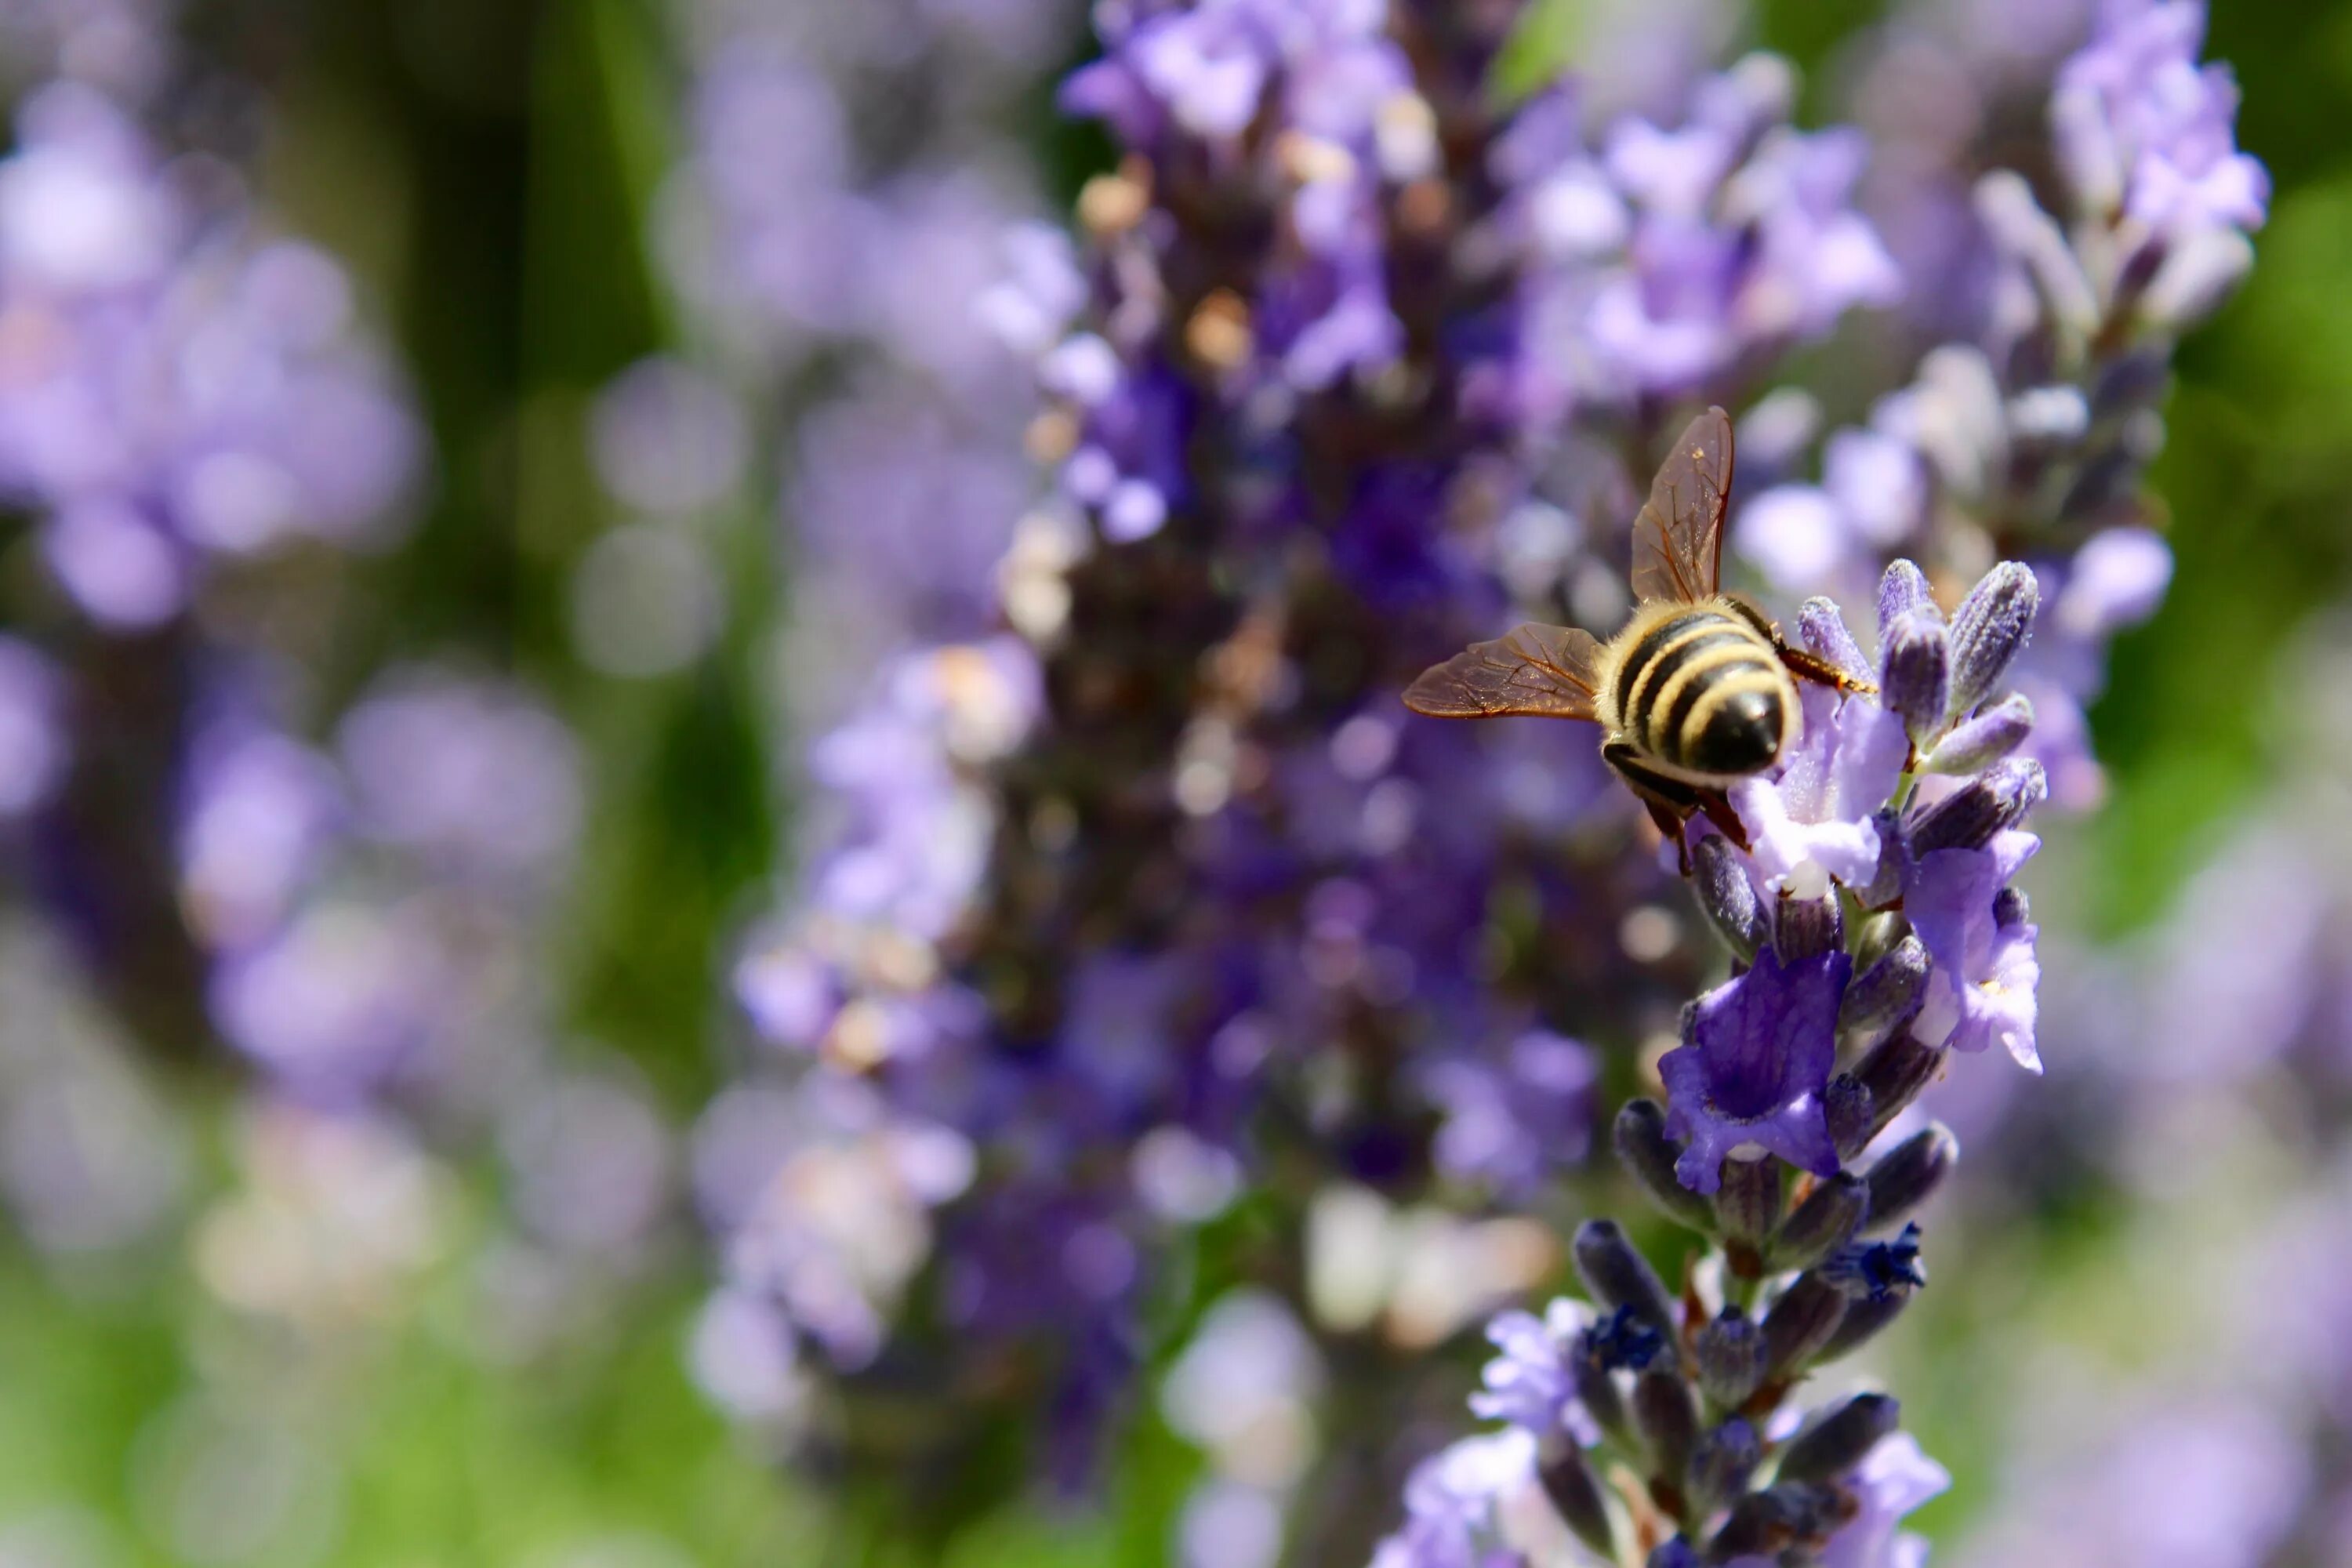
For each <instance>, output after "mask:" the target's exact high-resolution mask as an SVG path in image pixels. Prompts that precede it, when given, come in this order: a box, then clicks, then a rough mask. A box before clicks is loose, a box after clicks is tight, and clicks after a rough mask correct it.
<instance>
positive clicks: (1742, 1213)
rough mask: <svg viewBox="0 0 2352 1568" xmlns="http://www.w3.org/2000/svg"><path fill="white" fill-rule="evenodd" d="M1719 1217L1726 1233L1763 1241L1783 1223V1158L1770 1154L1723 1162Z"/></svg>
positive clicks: (1717, 1200) (1717, 1194)
mask: <svg viewBox="0 0 2352 1568" xmlns="http://www.w3.org/2000/svg"><path fill="white" fill-rule="evenodd" d="M1715 1217H1716V1220H1717V1223H1718V1224H1719V1225H1721V1226H1723V1230H1724V1234H1725V1235H1727V1236H1729V1237H1735V1238H1737V1239H1738V1240H1740V1241H1746V1242H1759V1241H1761V1240H1763V1239H1764V1238H1765V1237H1768V1236H1769V1235H1771V1234H1772V1227H1773V1226H1776V1225H1778V1224H1780V1161H1778V1160H1776V1159H1774V1158H1773V1157H1772V1156H1770V1155H1769V1154H1768V1155H1766V1156H1765V1157H1764V1158H1762V1159H1760V1160H1738V1159H1730V1160H1726V1161H1724V1163H1723V1184H1722V1185H1721V1186H1719V1187H1717V1189H1716V1190H1715Z"/></svg>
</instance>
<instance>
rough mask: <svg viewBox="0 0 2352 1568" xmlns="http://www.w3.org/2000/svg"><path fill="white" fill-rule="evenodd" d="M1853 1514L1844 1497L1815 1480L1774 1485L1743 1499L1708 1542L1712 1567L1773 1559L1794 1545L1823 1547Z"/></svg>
mask: <svg viewBox="0 0 2352 1568" xmlns="http://www.w3.org/2000/svg"><path fill="white" fill-rule="evenodd" d="M1850 1511H1851V1505H1850V1504H1849V1503H1848V1501H1847V1500H1846V1497H1845V1495H1844V1494H1843V1492H1841V1491H1839V1490H1838V1489H1836V1488H1834V1487H1826V1486H1822V1485H1821V1484H1820V1483H1818V1482H1813V1481H1791V1482H1788V1483H1785V1484H1783V1483H1780V1482H1777V1481H1776V1482H1774V1483H1773V1485H1772V1486H1770V1487H1769V1488H1768V1489H1765V1490H1763V1491H1760V1492H1750V1493H1748V1495H1747V1496H1746V1497H1744V1498H1741V1499H1740V1500H1739V1501H1738V1505H1737V1506H1735V1507H1734V1508H1733V1509H1732V1510H1731V1517H1730V1518H1729V1519H1727V1520H1726V1521H1724V1522H1723V1528H1722V1529H1721V1530H1718V1531H1716V1532H1715V1539H1714V1540H1713V1541H1711V1542H1708V1543H1707V1552H1706V1560H1707V1561H1708V1562H1710V1563H1737V1562H1745V1561H1746V1560H1748V1558H1751V1557H1768V1558H1769V1557H1773V1556H1776V1555H1778V1554H1779V1553H1780V1552H1782V1551H1784V1550H1786V1549H1788V1548H1790V1547H1797V1548H1807V1547H1818V1546H1820V1545H1822V1544H1823V1543H1824V1542H1827V1541H1828V1539H1829V1536H1830V1534H1831V1532H1832V1531H1834V1530H1835V1529H1836V1528H1837V1527H1838V1526H1839V1525H1840V1524H1842V1523H1843V1522H1844V1521H1845V1518H1846V1516H1847V1514H1848V1513H1849V1512H1850Z"/></svg>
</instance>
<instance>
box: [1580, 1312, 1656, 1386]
mask: <svg viewBox="0 0 2352 1568" xmlns="http://www.w3.org/2000/svg"><path fill="white" fill-rule="evenodd" d="M1665 1348H1666V1336H1665V1334H1664V1331H1661V1330H1659V1329H1658V1328H1657V1327H1656V1326H1655V1325H1654V1324H1653V1323H1651V1322H1650V1321H1648V1320H1647V1319H1645V1318H1643V1316H1642V1315H1641V1314H1640V1313H1639V1312H1636V1311H1635V1310H1633V1309H1632V1308H1631V1307H1620V1308H1618V1309H1617V1310H1615V1311H1613V1312H1612V1313H1610V1314H1609V1315H1608V1316H1607V1317H1605V1318H1603V1319H1601V1321H1599V1322H1597V1323H1595V1324H1593V1325H1592V1327H1591V1328H1589V1329H1587V1330H1586V1331H1584V1359H1585V1360H1587V1361H1589V1362H1591V1363H1592V1364H1593V1365H1595V1366H1597V1367H1599V1368H1601V1371H1603V1372H1639V1371H1641V1370H1642V1369H1643V1367H1646V1366H1648V1365H1649V1364H1650V1363H1652V1362H1654V1361H1655V1360H1657V1359H1658V1357H1659V1356H1660V1355H1662V1354H1663V1353H1664V1352H1665Z"/></svg>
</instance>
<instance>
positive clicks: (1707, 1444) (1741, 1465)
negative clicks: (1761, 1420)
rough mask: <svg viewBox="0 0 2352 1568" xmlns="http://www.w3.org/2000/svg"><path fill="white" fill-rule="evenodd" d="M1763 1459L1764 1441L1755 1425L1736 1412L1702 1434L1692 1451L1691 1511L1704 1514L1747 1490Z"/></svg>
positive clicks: (1696, 1514)
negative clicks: (1749, 1423) (1721, 1423)
mask: <svg viewBox="0 0 2352 1568" xmlns="http://www.w3.org/2000/svg"><path fill="white" fill-rule="evenodd" d="M1763 1462H1764V1444H1763V1441H1762V1439H1760V1438H1759V1437H1758V1436H1756V1428H1755V1427H1753V1426H1749V1425H1748V1423H1747V1422H1745V1421H1743V1420H1741V1419H1740V1418H1739V1417H1738V1416H1737V1415H1735V1416H1733V1417H1731V1419H1729V1420H1728V1421H1726V1422H1725V1423H1723V1425H1721V1426H1717V1427H1715V1428H1713V1429H1712V1430H1710V1431H1707V1432H1705V1433H1702V1434H1701V1435H1700V1436H1699V1440H1698V1446H1697V1447H1696V1448H1695V1449H1693V1450H1692V1453H1691V1512H1692V1513H1693V1515H1695V1516H1698V1517H1704V1516H1705V1515H1707V1514H1710V1513H1713V1512H1714V1511H1715V1510H1717V1509H1718V1508H1721V1507H1723V1506H1724V1505H1726V1504H1727V1503H1729V1502H1730V1501H1731V1500H1733V1499H1735V1498H1737V1497H1738V1496H1739V1495H1740V1494H1741V1493H1743V1492H1745V1491H1746V1490H1747V1489H1748V1482H1749V1481H1750V1480H1752V1479H1755V1476H1756V1467H1758V1466H1759V1465H1760V1464H1762V1463H1763Z"/></svg>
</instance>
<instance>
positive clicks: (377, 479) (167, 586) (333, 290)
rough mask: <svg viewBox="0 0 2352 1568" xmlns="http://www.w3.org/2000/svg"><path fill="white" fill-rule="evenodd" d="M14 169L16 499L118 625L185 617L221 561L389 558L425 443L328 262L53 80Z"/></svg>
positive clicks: (2, 256)
mask: <svg viewBox="0 0 2352 1568" xmlns="http://www.w3.org/2000/svg"><path fill="white" fill-rule="evenodd" d="M19 124H20V142H19V146H18V148H17V150H16V152H15V153H12V154H11V155H10V157H9V158H8V159H7V160H6V161H5V164H0V301H5V310H7V311H8V312H9V313H10V315H11V318H12V319H13V320H16V321H18V322H19V323H20V327H21V329H22V331H21V334H20V336H19V337H18V338H17V339H16V342H17V343H18V345H19V346H18V348H17V350H16V358H15V359H14V361H12V364H11V368H10V373H9V374H8V375H7V376H6V378H5V389H0V489H5V491H6V492H7V493H9V494H10V495H11V496H13V497H14V498H15V499H16V500H18V501H19V502H20V503H22V504H25V505H27V506H30V507H32V508H34V509H36V510H38V511H39V512H40V513H42V514H43V516H44V517H45V519H46V527H45V531H44V547H45V550H46V552H47V558H48V562H49V564H50V566H51V568H52V570H53V571H54V572H55V573H56V574H57V575H58V579H59V581H60V582H61V583H62V584H64V585H65V587H66V588H67V590H68V592H69V593H70V594H72V595H73V596H74V597H75V599H76V600H77V601H79V604H80V605H81V606H82V607H83V608H84V609H85V610H87V611H88V612H89V614H90V615H91V616H94V617H95V618H97V619H98V620H100V621H101V622H103V623H105V624H107V625H110V626H149V625H152V624H154V623H156V622H158V621H161V620H163V619H165V618H167V617H168V616H172V615H173V614H174V613H176V612H177V610H178V609H179V608H180V607H181V605H183V604H184V602H185V601H186V599H187V597H188V595H190V594H191V593H192V592H193V591H194V586H195V584H196V583H197V582H198V581H199V580H200V579H201V577H202V576H203V574H204V563H205V560H206V559H207V558H208V557H211V556H216V555H217V556H238V555H250V554H254V553H257V552H263V551H266V550H269V549H273V548H277V547H278V546H280V545H281V544H283V543H284V542H286V541H288V540H289V539H290V538H294V537H298V536H301V535H309V536H311V537H314V538H320V539H324V540H327V541H329V542H333V543H337V544H344V545H351V544H362V543H368V542H375V541H378V540H381V538H382V537H383V532H384V529H385V525H386V524H387V523H388V522H390V521H394V511H395V509H396V505H397V502H398V501H399V500H400V498H401V496H402V494H403V492H404V489H405V488H406V486H407V484H408V481H409V478H410V475H411V472H412V470H413V468H414V466H415V460H416V458H417V455H418V447H419V437H418V432H417V429H416V426H415V421H414V419H413V417H412V416H410V414H409V413H408V411H407V409H406V407H405V405H404V403H403V401H402V399H401V398H400V397H399V396H398V395H397V394H396V393H395V391H394V388H393V387H392V385H391V383H390V379H389V377H388V375H387V374H386V373H385V371H384V369H383V366H382V365H381V364H380V363H377V361H376V359H375V357H374V356H373V353H371V351H370V350H368V349H367V348H366V347H365V346H364V345H363V343H362V342H361V341H360V339H359V337H358V335H357V334H356V333H355V332H354V331H353V329H352V322H351V316H352V305H351V298H350V295H351V289H350V284H349V281H348V279H346V278H345V277H344V275H343V273H342V271H341V268H339V267H338V266H337V265H336V264H335V263H334V262H332V261H331V260H330V259H329V258H326V257H325V256H323V255H321V254H320V253H319V252H317V251H315V250H312V249H310V248H308V247H301V246H299V245H294V244H291V243H288V242H282V241H278V242H271V241H266V240H263V239H261V238H258V237H256V235H255V234H254V232H253V231H254V230H255V229H256V228H257V225H256V224H255V222H254V221H253V219H252V218H251V217H250V216H249V215H247V214H244V213H242V212H237V211H234V210H232V211H228V212H226V213H223V212H215V211H211V210H209V209H207V208H206V207H205V206H204V205H202V204H199V203H198V202H197V201H196V200H195V198H194V195H192V194H191V192H190V191H188V190H186V189H184V188H183V186H182V184H181V182H180V181H179V179H178V178H177V176H176V175H175V174H173V172H172V171H171V170H170V169H168V168H167V167H165V166H164V165H163V164H162V163H161V162H160V160H159V159H158V157H157V155H156V153H154V152H153V151H152V149H151V148H150V147H149V146H148V144H147V143H146V142H145V140H144V139H143V138H142V135H141V134H140V132H138V131H137V130H136V128H135V127H134V126H133V125H132V123H131V121H130V120H129V118H128V117H127V116H126V115H124V114H123V113H122V112H121V110H118V109H117V108H116V107H115V106H114V105H113V104H111V103H110V102H109V101H108V100H105V99H104V98H102V97H101V96H100V95H99V94H97V93H96V92H94V91H92V90H90V89H87V88H82V87H79V86H70V85H58V86H52V87H50V88H47V89H44V90H43V91H42V92H40V93H38V94H37V95H35V96H34V97H33V98H32V99H30V100H27V102H26V105H25V106H24V108H23V110H21V112H20V115H19Z"/></svg>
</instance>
